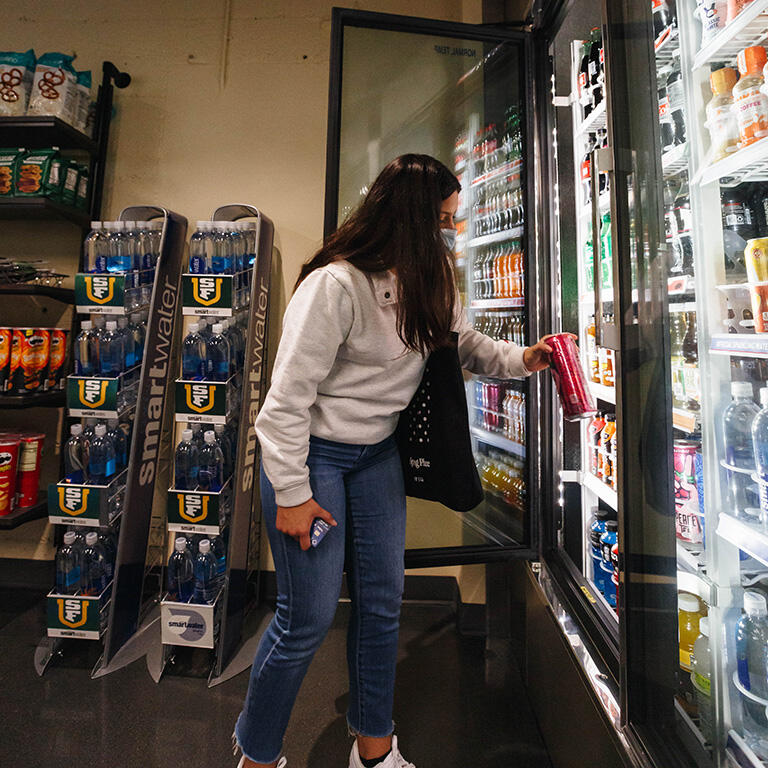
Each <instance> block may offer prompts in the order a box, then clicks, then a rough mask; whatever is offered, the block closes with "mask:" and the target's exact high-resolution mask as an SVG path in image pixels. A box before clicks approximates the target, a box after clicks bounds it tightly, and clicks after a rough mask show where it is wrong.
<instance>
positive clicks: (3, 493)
mask: <svg viewBox="0 0 768 768" xmlns="http://www.w3.org/2000/svg"><path fill="white" fill-rule="evenodd" d="M18 457H19V440H18V438H7V437H6V438H3V437H0V515H8V514H10V513H11V512H13V509H14V506H15V496H16V464H17V461H18Z"/></svg>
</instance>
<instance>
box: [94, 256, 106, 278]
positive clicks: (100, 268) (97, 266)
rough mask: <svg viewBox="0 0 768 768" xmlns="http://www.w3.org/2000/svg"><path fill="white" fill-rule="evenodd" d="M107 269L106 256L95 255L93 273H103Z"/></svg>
mask: <svg viewBox="0 0 768 768" xmlns="http://www.w3.org/2000/svg"><path fill="white" fill-rule="evenodd" d="M106 271H107V257H106V256H97V257H96V260H95V261H94V263H93V272H94V273H95V274H100V275H103V274H104V273H105V272H106Z"/></svg>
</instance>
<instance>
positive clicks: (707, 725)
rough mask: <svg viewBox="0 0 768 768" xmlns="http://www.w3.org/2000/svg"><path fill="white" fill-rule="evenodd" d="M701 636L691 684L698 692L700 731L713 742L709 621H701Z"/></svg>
mask: <svg viewBox="0 0 768 768" xmlns="http://www.w3.org/2000/svg"><path fill="white" fill-rule="evenodd" d="M699 633H700V634H699V636H698V637H697V638H696V642H695V643H694V644H693V656H692V657H691V682H692V683H693V687H694V689H695V691H696V705H697V707H698V710H699V730H700V731H701V734H702V736H704V738H705V739H706V741H708V742H711V741H712V736H713V731H712V724H713V719H714V712H713V708H712V655H711V653H710V650H709V619H708V618H707V617H706V616H705V617H703V618H702V619H699Z"/></svg>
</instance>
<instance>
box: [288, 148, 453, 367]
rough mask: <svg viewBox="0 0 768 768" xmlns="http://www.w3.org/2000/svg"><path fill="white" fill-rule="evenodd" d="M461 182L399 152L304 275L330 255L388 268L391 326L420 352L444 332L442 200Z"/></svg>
mask: <svg viewBox="0 0 768 768" xmlns="http://www.w3.org/2000/svg"><path fill="white" fill-rule="evenodd" d="M460 189H461V184H459V180H458V179H457V178H456V177H455V176H454V175H453V174H452V173H451V172H450V171H449V170H448V168H446V167H445V166H444V165H443V164H442V163H441V162H439V161H438V160H435V158H434V157H430V156H429V155H401V156H400V157H398V158H396V159H395V160H393V161H392V162H391V163H389V165H387V166H386V167H385V168H384V170H383V171H382V172H381V173H380V174H379V175H378V177H377V179H376V181H374V182H373V184H372V185H371V189H370V191H369V192H368V194H367V195H366V196H365V199H364V200H363V202H362V203H361V204H360V206H359V207H358V208H357V210H355V211H354V212H353V213H351V214H350V215H349V216H348V217H347V219H346V220H345V221H344V223H343V224H342V225H341V226H340V227H339V228H338V229H337V230H336V231H335V232H334V233H333V234H332V235H330V236H329V237H328V238H327V239H326V240H325V242H324V243H323V247H322V248H321V249H320V250H319V251H318V252H317V253H316V254H315V255H314V256H313V257H312V258H311V259H310V260H309V261H308V262H307V263H306V264H304V266H303V267H302V268H301V272H300V273H299V279H298V280H297V281H296V286H295V287H294V290H295V289H296V288H298V286H299V284H300V283H301V281H302V280H304V278H305V277H306V276H307V275H309V274H310V273H311V272H313V271H314V270H316V269H319V268H320V267H324V266H326V265H327V264H330V263H331V262H334V261H341V260H346V261H348V262H349V263H350V264H353V265H354V266H355V267H357V268H358V269H361V270H362V271H364V272H383V271H385V270H387V269H394V270H395V271H396V274H397V283H398V301H399V303H398V308H397V332H398V334H399V336H400V338H401V339H402V341H403V344H405V346H406V347H408V348H409V349H412V350H413V351H414V352H419V353H421V354H424V355H426V354H427V353H429V352H431V351H432V350H434V349H437V348H438V347H440V346H442V345H444V344H445V343H446V341H447V339H448V334H449V332H450V329H451V322H452V319H453V312H454V304H455V301H456V286H455V282H454V277H453V268H452V264H451V260H450V255H449V253H448V249H447V248H446V247H445V245H444V244H443V241H442V239H441V237H440V206H441V203H442V201H443V200H445V199H446V198H448V197H450V196H451V195H452V194H453V193H454V192H458V191H459V190H460Z"/></svg>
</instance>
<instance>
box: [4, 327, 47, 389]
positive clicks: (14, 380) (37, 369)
mask: <svg viewBox="0 0 768 768" xmlns="http://www.w3.org/2000/svg"><path fill="white" fill-rule="evenodd" d="M13 337H14V338H13V343H14V346H15V345H16V343H17V340H18V345H19V348H18V351H17V350H16V349H12V350H11V368H12V369H13V370H12V371H11V391H12V392H14V393H16V394H19V395H21V394H27V395H31V394H34V393H35V392H42V391H43V390H45V389H46V388H47V385H48V374H47V371H48V357H49V354H50V349H51V334H50V332H49V331H48V329H47V328H16V329H15V330H14V333H13ZM14 355H18V359H17V362H16V366H15V368H14Z"/></svg>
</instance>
